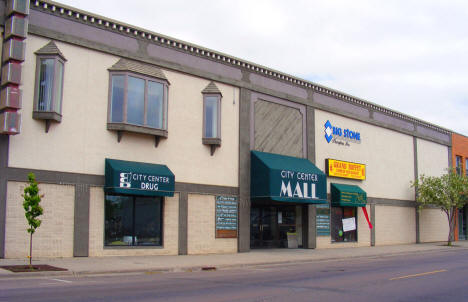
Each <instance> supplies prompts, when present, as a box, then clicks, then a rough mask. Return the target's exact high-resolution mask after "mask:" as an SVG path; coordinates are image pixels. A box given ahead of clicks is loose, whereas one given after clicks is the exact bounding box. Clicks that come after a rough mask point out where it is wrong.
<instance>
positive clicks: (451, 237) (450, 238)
mask: <svg viewBox="0 0 468 302" xmlns="http://www.w3.org/2000/svg"><path fill="white" fill-rule="evenodd" d="M455 213H456V208H455V207H452V208H450V211H449V236H448V240H447V245H448V246H451V245H452V241H453V240H454V239H455V238H454V231H455V223H454V221H455Z"/></svg>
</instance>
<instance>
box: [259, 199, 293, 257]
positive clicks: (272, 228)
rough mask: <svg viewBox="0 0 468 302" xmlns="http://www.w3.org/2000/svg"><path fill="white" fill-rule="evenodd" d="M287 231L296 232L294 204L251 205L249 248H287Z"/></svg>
mask: <svg viewBox="0 0 468 302" xmlns="http://www.w3.org/2000/svg"><path fill="white" fill-rule="evenodd" d="M288 232H289V233H295V232H296V206H294V205H293V206H277V205H252V208H251V211H250V247H251V248H287V247H288V236H287V233H288Z"/></svg>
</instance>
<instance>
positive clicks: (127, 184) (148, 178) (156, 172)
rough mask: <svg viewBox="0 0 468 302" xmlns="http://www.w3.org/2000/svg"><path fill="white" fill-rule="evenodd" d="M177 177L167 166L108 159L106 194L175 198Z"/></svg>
mask: <svg viewBox="0 0 468 302" xmlns="http://www.w3.org/2000/svg"><path fill="white" fill-rule="evenodd" d="M174 188H175V177H174V174H173V173H172V172H171V170H169V168H168V167H167V166H165V165H155V164H147V163H139V162H133V161H124V160H116V159H108V158H106V184H105V187H104V191H105V192H106V193H116V194H127V195H144V196H174Z"/></svg>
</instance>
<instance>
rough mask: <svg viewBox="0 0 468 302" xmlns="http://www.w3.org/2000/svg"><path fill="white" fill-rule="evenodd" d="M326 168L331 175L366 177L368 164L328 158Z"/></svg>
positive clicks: (355, 177) (361, 178)
mask: <svg viewBox="0 0 468 302" xmlns="http://www.w3.org/2000/svg"><path fill="white" fill-rule="evenodd" d="M325 170H326V173H327V175H328V176H331V177H341V178H351V179H359V180H364V179H366V165H364V164H358V163H352V162H347V161H342V160H336V159H331V158H327V159H326V160H325Z"/></svg>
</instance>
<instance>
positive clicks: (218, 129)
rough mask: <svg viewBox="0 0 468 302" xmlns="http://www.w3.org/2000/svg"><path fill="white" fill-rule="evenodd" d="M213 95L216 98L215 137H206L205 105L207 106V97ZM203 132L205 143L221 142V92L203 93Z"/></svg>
mask: <svg viewBox="0 0 468 302" xmlns="http://www.w3.org/2000/svg"><path fill="white" fill-rule="evenodd" d="M209 97H215V98H216V106H217V108H216V109H217V121H216V123H217V125H216V132H217V133H216V134H217V135H216V137H207V136H206V126H207V124H206V106H207V98H209ZM202 131H203V134H202V138H203V141H204V143H205V144H210V143H209V142H212V144H219V145H220V144H221V94H219V93H203V129H202Z"/></svg>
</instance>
